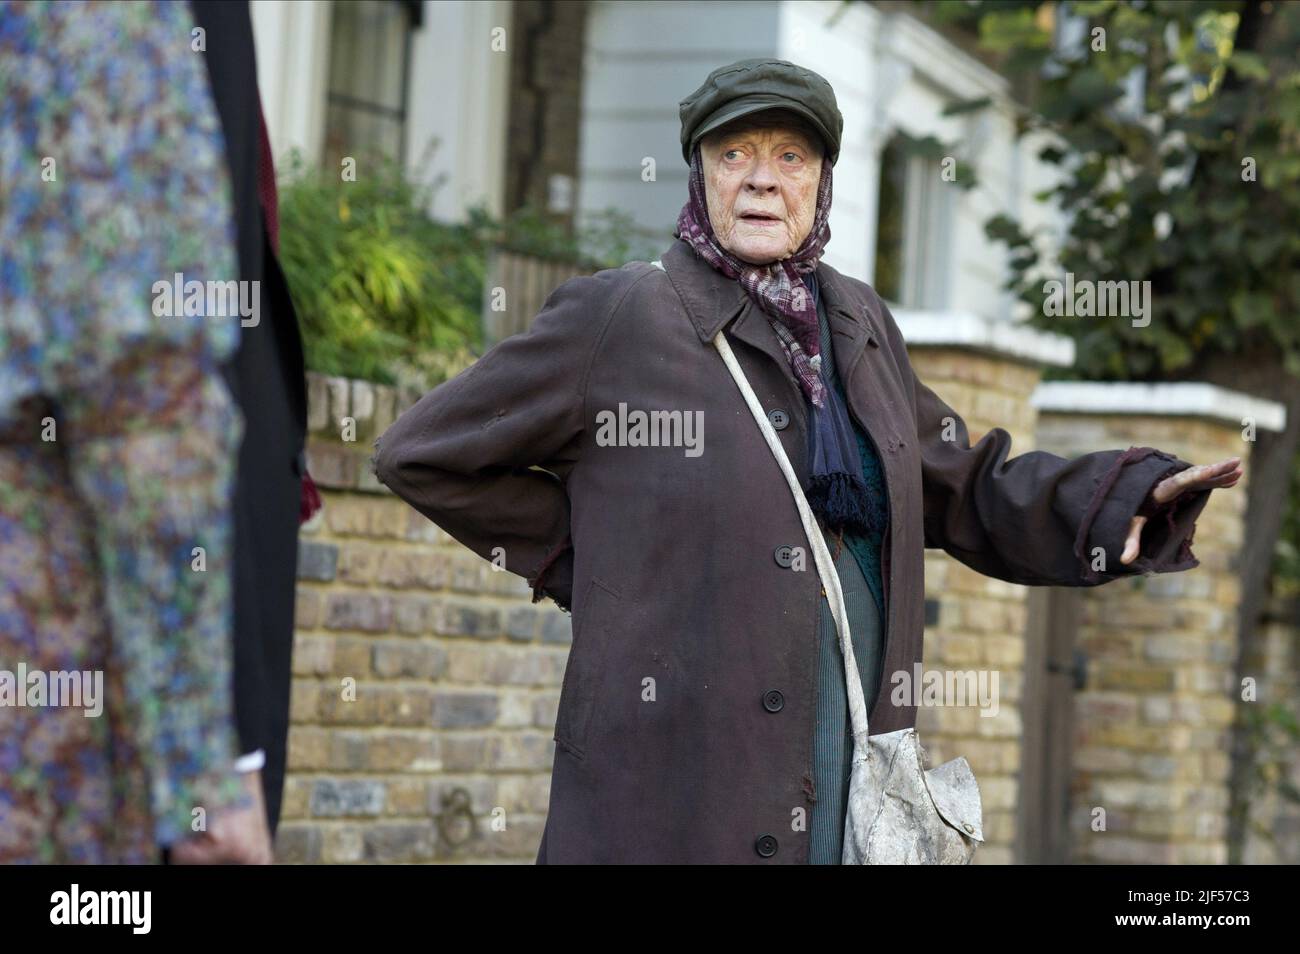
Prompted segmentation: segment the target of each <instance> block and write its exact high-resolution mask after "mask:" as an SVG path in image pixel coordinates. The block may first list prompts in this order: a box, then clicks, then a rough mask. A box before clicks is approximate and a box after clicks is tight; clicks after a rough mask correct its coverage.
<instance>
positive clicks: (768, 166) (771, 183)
mask: <svg viewBox="0 0 1300 954" xmlns="http://www.w3.org/2000/svg"><path fill="white" fill-rule="evenodd" d="M777 184H778V183H777V178H776V171H775V170H774V169H773V168H772V163H771V162H770V161H769V160H767V159H759V160H758V161H756V162H755V163H754V165H753V167H752V168H750V170H749V175H747V176H745V188H746V189H749V190H751V191H755V192H771V191H772V190H773V189H775V188H776V187H777Z"/></svg>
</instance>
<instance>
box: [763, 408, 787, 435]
mask: <svg viewBox="0 0 1300 954" xmlns="http://www.w3.org/2000/svg"><path fill="white" fill-rule="evenodd" d="M767 419H768V420H769V421H771V422H772V426H773V427H774V428H776V429H777V430H778V431H783V430H785V428H786V425H787V424H789V423H790V415H789V414H787V413H785V411H783V410H781V409H780V408H779V407H776V408H773V409H772V410H770V411H768V412H767Z"/></svg>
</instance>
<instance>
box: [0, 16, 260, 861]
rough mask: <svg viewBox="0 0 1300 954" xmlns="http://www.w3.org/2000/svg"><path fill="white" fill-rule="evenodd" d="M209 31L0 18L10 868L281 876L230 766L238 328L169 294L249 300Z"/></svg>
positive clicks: (1, 428)
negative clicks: (199, 44) (187, 867)
mask: <svg viewBox="0 0 1300 954" xmlns="http://www.w3.org/2000/svg"><path fill="white" fill-rule="evenodd" d="M192 29H193V20H192V18H191V16H190V12H189V9H188V8H187V7H186V6H185V5H184V4H176V3H132V4H96V3H88V4H65V5H58V4H22V3H0V862H35V863H128V864H134V863H152V862H156V861H157V860H159V857H160V854H161V850H162V849H165V848H167V847H168V846H171V847H172V848H173V849H174V850H179V851H184V850H185V849H186V847H189V845H187V842H192V843H193V845H194V846H196V847H195V850H194V858H193V860H205V861H225V862H253V861H267V860H269V857H270V844H269V839H268V838H267V835H266V832H265V825H264V822H263V823H262V824H261V825H260V826H259V819H260V818H262V817H263V815H262V810H261V806H260V804H259V798H260V791H259V790H258V789H256V788H255V787H254V786H252V785H250V784H249V777H248V776H243V777H241V776H240V775H239V774H237V773H236V771H235V767H234V761H235V757H236V755H237V747H236V733H235V730H234V722H233V718H232V712H231V708H232V691H231V668H232V662H231V660H232V639H231V621H232V605H231V570H230V567H231V553H232V516H231V500H232V492H233V487H234V478H235V466H236V460H237V451H238V448H239V443H240V437H241V434H242V432H243V422H242V420H241V416H240V413H239V410H238V408H237V407H236V405H235V403H234V402H233V401H232V398H231V395H230V392H229V389H228V388H227V385H226V383H225V380H224V378H223V374H222V368H221V366H222V362H224V361H226V360H227V359H229V357H230V356H231V355H232V353H234V352H235V350H236V348H237V347H238V344H239V333H240V324H239V322H240V317H239V316H238V315H235V316H224V317H214V316H212V315H211V314H208V315H207V316H206V317H205V316H204V315H201V314H200V315H194V314H189V315H187V314H186V313H185V310H184V308H182V309H181V310H180V311H179V312H178V311H176V310H175V307H174V306H175V305H176V302H172V301H169V300H168V298H167V296H166V295H165V294H160V293H159V291H158V288H159V287H161V286H159V285H158V283H159V282H162V283H164V284H166V283H170V282H171V280H172V278H173V276H175V275H177V274H180V275H182V276H183V277H184V280H185V281H187V282H188V281H191V280H197V281H200V282H204V283H206V282H211V281H221V282H224V281H228V280H230V279H233V278H236V277H237V276H238V272H237V262H236V251H235V231H234V223H233V220H232V201H231V191H230V182H229V176H228V173H227V170H226V167H225V164H224V161H223V148H224V142H223V138H222V131H221V126H220V123H219V121H218V117H217V114H216V111H215V109H214V106H213V102H212V96H211V91H210V89H209V85H208V80H207V77H206V75H205V72H204V66H203V63H202V61H201V60H200V59H199V55H198V54H196V53H195V52H194V50H192V49H191V45H190V37H191V31H192ZM200 310H201V311H202V310H203V309H202V308H200ZM18 673H23V674H24V676H25V678H24V679H22V680H21V683H20V681H19V680H17V679H16V678H15V675H16V674H18ZM6 675H7V676H8V678H7V679H6ZM56 685H62V687H63V689H64V690H65V691H64V692H63V694H62V695H61V696H60V698H58V699H55V698H53V694H54V687H55V686H56ZM73 686H75V687H76V689H78V690H79V692H78V693H76V694H75V698H74V695H70V694H69V693H68V692H67V690H68V689H69V688H70V687H73Z"/></svg>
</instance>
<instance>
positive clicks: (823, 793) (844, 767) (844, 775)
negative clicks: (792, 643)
mask: <svg viewBox="0 0 1300 954" xmlns="http://www.w3.org/2000/svg"><path fill="white" fill-rule="evenodd" d="M810 277H812V276H810ZM809 285H810V286H811V287H812V290H813V294H814V296H815V297H816V299H817V318H818V323H819V326H820V329H821V353H822V373H823V376H824V377H825V378H827V379H828V382H829V384H830V385H831V386H832V387H834V388H835V389H836V391H838V392H839V394H840V396H841V398H844V386H843V384H842V383H841V381H840V379H839V375H838V373H837V371H836V368H835V359H834V355H833V353H832V350H831V347H832V342H831V333H830V324H829V322H828V320H827V317H826V309H825V306H824V305H823V303H822V301H821V296H820V294H819V289H818V287H817V283H816V280H815V277H814V278H813V280H812V281H810V282H809ZM846 404H847V401H846ZM853 432H854V435H855V436H856V438H857V441H858V452H859V454H860V456H861V458H862V476H863V479H864V482H865V483H866V485H867V488H868V492H870V493H876V494H880V495H882V497H883V495H884V493H885V487H884V478H883V476H882V474H881V468H880V459H879V457H878V456H877V455H876V452H875V449H874V447H873V445H872V441H871V439H870V437H869V436H867V435H866V434H864V433H862V430H861V428H859V427H858V425H857V423H856V422H854V423H853ZM882 536H883V535H882V534H879V533H871V534H868V535H866V536H858V535H850V534H847V533H846V534H845V535H844V540H843V549H842V551H841V553H840V555H839V557H838V558H837V559H836V561H835V570H836V573H837V574H838V575H839V578H840V587H841V589H842V590H843V591H844V603H845V609H846V611H847V613H848V619H849V631H850V634H851V636H852V638H853V652H854V656H855V657H856V661H857V664H858V677H859V678H860V679H861V680H862V691H863V694H864V695H865V696H866V701H867V709H868V711H870V709H871V706H872V705H873V704H874V702H875V696H876V689H877V686H878V684H879V681H880V664H881V652H882V647H883V638H882V634H883V633H884V631H885V619H884V613H883V610H882V607H883V606H884V597H883V593H884V586H883V582H882V575H881V567H880V552H881V546H882V543H883V540H882ZM823 537H824V538H825V540H826V544H827V547H828V548H829V549H830V551H831V553H832V555H833V554H834V553H835V538H834V536H833V535H832V534H829V533H825V532H823ZM850 554H852V558H850V556H849V555H850ZM817 644H818V650H817V655H818V664H817V670H818V679H817V705H816V714H815V715H816V719H815V724H814V736H813V786H814V791H815V793H816V801H815V802H814V804H813V807H812V810H811V812H810V813H809V819H808V832H809V852H808V862H809V864H839V863H840V857H841V852H842V850H843V839H844V810H845V805H846V804H847V801H848V787H849V764H850V759H851V757H852V754H853V735H852V731H851V729H850V726H849V719H848V696H847V692H846V689H845V685H844V683H845V680H844V657H843V654H842V653H841V652H840V645H839V634H838V631H837V630H836V628H835V619H834V617H833V616H832V615H831V609H830V601H829V600H828V599H827V598H826V597H822V599H821V603H820V604H819V606H818V611H817Z"/></svg>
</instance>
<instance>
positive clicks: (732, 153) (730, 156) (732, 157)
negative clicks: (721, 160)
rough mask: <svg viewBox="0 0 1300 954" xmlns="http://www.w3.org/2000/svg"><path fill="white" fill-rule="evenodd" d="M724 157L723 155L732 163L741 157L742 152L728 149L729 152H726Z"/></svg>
mask: <svg viewBox="0 0 1300 954" xmlns="http://www.w3.org/2000/svg"><path fill="white" fill-rule="evenodd" d="M722 155H723V156H724V157H725V158H726V159H728V160H731V161H733V162H734V161H735V159H736V158H737V157H738V156H739V155H740V150H739V149H728V150H727V151H726V152H724V153H723V154H722Z"/></svg>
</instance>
